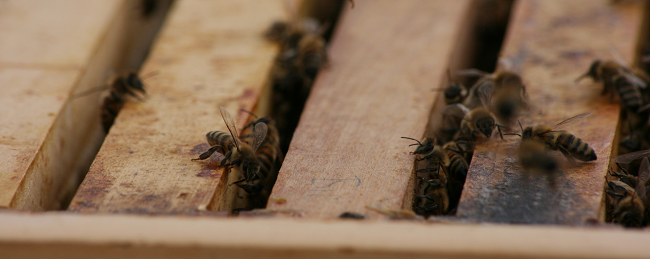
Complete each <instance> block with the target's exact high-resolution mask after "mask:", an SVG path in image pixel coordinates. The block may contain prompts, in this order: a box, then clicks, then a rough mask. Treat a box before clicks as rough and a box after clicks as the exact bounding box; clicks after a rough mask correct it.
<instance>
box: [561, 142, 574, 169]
mask: <svg viewBox="0 0 650 259" xmlns="http://www.w3.org/2000/svg"><path fill="white" fill-rule="evenodd" d="M558 149H559V150H560V152H562V155H564V157H566V159H567V160H569V162H570V163H571V164H572V165H577V164H578V162H576V160H575V159H573V157H572V156H571V154H569V151H567V150H566V149H564V148H563V147H561V146H558Z"/></svg>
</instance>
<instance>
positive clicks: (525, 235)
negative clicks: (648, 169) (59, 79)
mask: <svg viewBox="0 0 650 259" xmlns="http://www.w3.org/2000/svg"><path fill="white" fill-rule="evenodd" d="M0 222H3V223H4V224H0V254H2V255H3V258H40V257H49V258H89V257H92V258H143V257H148V258H149V257H150V258H214V255H216V254H218V255H220V256H221V257H224V258H256V257H265V258H305V257H309V258H339V257H340V258H405V257H408V258H649V255H650V248H649V247H648V246H647V241H648V238H649V237H650V233H648V232H647V231H630V230H623V229H621V228H599V227H592V228H563V227H553V226H544V227H540V226H513V225H478V224H466V225H458V224H425V223H423V222H408V221H390V222H388V221H371V222H359V221H310V220H295V219H277V218H258V219H252V218H247V219H244V218H229V219H218V218H205V217H142V216H133V215H73V214H67V213H46V214H17V213H2V214H0ZM89 233H92V234H89ZM219 233H228V235H223V234H219ZM612 240H615V241H616V242H617V244H621V245H612ZM53 256H54V257H53Z"/></svg>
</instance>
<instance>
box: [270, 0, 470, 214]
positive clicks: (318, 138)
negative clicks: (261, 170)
mask: <svg viewBox="0 0 650 259" xmlns="http://www.w3.org/2000/svg"><path fill="white" fill-rule="evenodd" d="M355 2H356V7H355V9H353V10H348V8H344V11H343V14H342V20H340V21H339V25H338V27H337V31H336V32H335V33H334V37H333V40H332V43H331V48H330V51H329V53H330V58H331V66H330V67H329V68H328V69H326V70H324V71H321V72H320V73H319V75H318V78H317V80H316V83H315V86H314V88H313V90H312V92H311V95H310V97H309V99H308V101H307V104H306V105H305V110H304V112H303V114H302V117H301V120H300V122H299V125H298V127H297V128H296V131H295V134H294V138H293V139H292V142H291V147H290V148H289V151H288V153H287V155H286V158H285V160H284V164H283V166H282V168H281V170H280V173H279V176H278V180H277V182H276V185H275V187H274V188H273V192H272V194H271V200H282V198H284V199H286V203H281V204H278V203H270V204H269V205H268V206H267V208H270V209H279V210H282V209H291V210H298V211H303V212H304V213H305V215H306V217H312V218H333V217H337V216H338V215H340V214H341V213H342V212H344V211H353V212H358V213H364V214H368V215H369V216H371V217H378V215H379V214H377V213H375V212H372V211H370V210H368V209H366V205H371V206H379V207H382V208H386V209H401V208H402V207H403V206H404V197H405V195H406V193H407V192H409V191H408V190H407V189H408V188H409V187H408V186H409V182H410V177H411V173H412V168H413V157H412V156H411V155H409V154H408V150H407V148H406V146H407V144H409V143H408V142H405V141H403V140H401V139H400V137H401V136H410V137H416V138H419V137H421V136H422V135H423V133H424V129H425V126H426V122H427V120H428V116H429V111H430V109H431V107H432V105H433V101H434V98H435V97H436V95H437V93H436V92H432V91H431V88H433V87H434V85H435V84H436V82H441V81H442V79H443V78H444V73H445V70H446V67H447V66H448V62H449V57H450V56H451V53H452V51H453V49H454V46H455V44H456V41H457V38H458V35H459V33H460V30H461V29H462V28H461V24H462V20H463V19H464V15H465V14H466V13H467V10H468V7H469V1H454V2H447V1H415V0H413V1H399V2H395V1H355Z"/></svg>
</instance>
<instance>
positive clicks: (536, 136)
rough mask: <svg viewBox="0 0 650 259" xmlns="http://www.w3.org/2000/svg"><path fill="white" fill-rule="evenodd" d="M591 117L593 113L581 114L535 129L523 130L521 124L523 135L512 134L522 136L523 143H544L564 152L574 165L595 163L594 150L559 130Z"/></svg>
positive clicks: (580, 140)
mask: <svg viewBox="0 0 650 259" xmlns="http://www.w3.org/2000/svg"><path fill="white" fill-rule="evenodd" d="M589 115H591V113H583V114H579V115H576V116H573V117H571V118H568V119H566V120H563V121H561V122H560V123H558V124H555V125H554V126H548V125H537V126H535V127H531V126H528V127H526V128H523V127H522V126H521V124H519V127H521V128H522V131H521V135H520V134H516V133H512V135H519V136H521V140H522V142H523V141H524V140H534V141H539V142H540V143H544V145H546V147H547V148H550V149H551V150H559V151H560V152H562V154H563V155H564V156H565V157H566V158H567V160H569V161H570V162H572V163H575V159H578V160H580V161H585V162H587V161H593V160H596V152H594V149H593V148H591V147H590V146H589V144H587V142H584V141H583V140H582V139H580V138H578V137H576V136H574V135H573V134H571V133H568V132H566V131H564V130H559V128H560V127H563V126H566V125H568V124H570V123H573V122H576V121H579V120H581V119H584V118H586V117H587V116H589ZM574 158H575V159H574Z"/></svg>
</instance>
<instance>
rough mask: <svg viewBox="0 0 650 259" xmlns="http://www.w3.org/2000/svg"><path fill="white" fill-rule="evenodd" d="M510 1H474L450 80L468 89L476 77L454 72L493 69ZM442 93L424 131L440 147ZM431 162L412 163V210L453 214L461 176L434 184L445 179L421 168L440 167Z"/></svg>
mask: <svg viewBox="0 0 650 259" xmlns="http://www.w3.org/2000/svg"><path fill="white" fill-rule="evenodd" d="M513 3H514V0H504V1H501V0H474V1H473V2H472V5H471V8H470V10H469V13H468V15H467V17H468V18H467V19H468V20H467V21H466V23H467V24H466V25H464V26H463V28H468V29H467V30H466V31H464V32H462V34H461V35H460V38H459V40H458V41H459V43H458V44H457V47H456V49H455V50H454V53H453V55H452V58H451V61H450V65H449V70H450V73H451V80H452V81H453V83H460V84H462V85H464V86H465V88H466V89H469V88H470V86H472V85H473V84H474V83H475V82H476V78H470V77H462V76H458V75H456V72H457V71H460V70H464V69H470V68H475V69H478V70H481V71H485V72H488V73H492V72H494V70H495V67H496V65H497V61H498V57H499V53H500V51H501V45H502V43H503V40H504V37H505V35H506V29H507V27H508V21H509V19H510V13H511V9H512V6H513ZM449 84H450V82H449V80H448V79H447V77H446V76H445V78H444V80H443V82H440V84H439V85H440V87H439V88H445V87H447V86H448V85H449ZM444 96H445V93H444V92H442V93H441V94H440V95H439V97H438V99H437V100H436V102H435V105H434V107H433V109H432V111H431V116H430V120H429V123H428V126H427V129H426V132H425V139H430V140H432V141H433V140H435V141H434V142H435V143H434V144H435V145H440V147H439V148H440V149H442V147H443V145H444V144H446V143H448V142H449V141H451V139H450V137H449V136H445V134H441V133H440V131H439V129H440V128H441V125H442V110H443V109H444V108H445V106H446V104H445V97H444ZM462 154H464V155H463V157H464V159H465V161H466V162H467V164H468V168H469V164H470V162H471V158H472V152H461V155H462ZM433 164H437V162H427V161H426V160H423V161H416V163H415V171H416V174H415V175H414V191H413V192H414V193H413V197H414V198H413V210H414V211H415V212H416V213H418V214H420V215H423V216H425V217H428V216H431V215H452V216H453V215H455V213H456V207H457V206H458V201H459V200H460V196H461V193H462V189H463V185H464V181H465V179H464V176H463V175H462V174H456V175H459V176H457V177H450V179H447V184H446V186H443V187H435V186H436V185H438V183H439V182H440V181H442V180H444V179H438V177H437V176H439V174H438V173H437V172H433V173H432V172H423V171H422V170H423V169H425V168H429V170H428V171H432V170H433V171H436V170H438V169H432V168H434V167H440V165H438V166H435V165H433ZM432 165H433V166H432ZM454 165H457V164H455V163H452V164H451V165H450V168H449V169H453V168H455V167H454ZM418 171H419V173H418ZM425 171H427V170H425ZM448 171H449V170H448ZM453 171H454V170H452V171H450V172H449V174H451V175H454V173H455V172H453ZM432 175H435V176H432ZM444 195H447V197H448V204H449V205H448V209H446V210H445V209H443V208H444V207H445V206H442V204H444V203H445V202H444V200H445V198H444ZM434 206H435V207H434Z"/></svg>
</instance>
